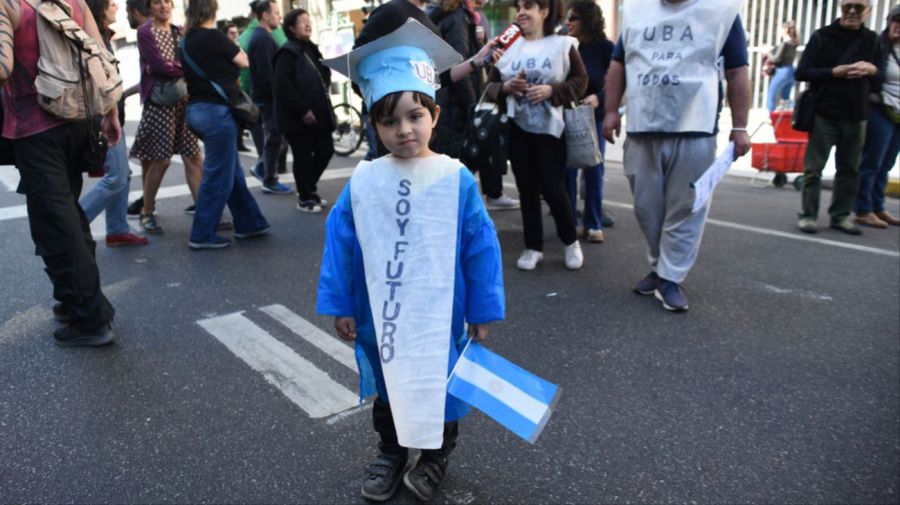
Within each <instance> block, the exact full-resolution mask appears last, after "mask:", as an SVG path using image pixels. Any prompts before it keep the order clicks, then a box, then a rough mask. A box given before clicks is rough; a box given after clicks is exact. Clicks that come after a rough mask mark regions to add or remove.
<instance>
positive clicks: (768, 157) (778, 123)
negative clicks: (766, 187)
mask: <svg viewBox="0 0 900 505" xmlns="http://www.w3.org/2000/svg"><path fill="white" fill-rule="evenodd" d="M792 116H793V111H792V110H778V111H775V112H772V114H771V115H770V117H771V119H772V126H773V128H774V129H775V142H774V143H772V142H757V143H752V144H750V146H751V149H752V155H751V159H750V165H751V166H752V167H753V168H755V169H757V170H759V173H762V172H774V173H775V177H774V178H773V179H772V185H773V186H775V187H776V188H780V187H782V186H784V185H785V184H787V181H788V177H787V174H792V173H799V174H801V175H798V176H797V177H796V178H794V188H795V189H797V191H800V189H801V188H803V175H802V174H803V157H804V156H805V155H806V144H807V142H808V141H809V136H808V135H807V133H806V132H801V131H797V130H795V129H793V128H792V127H791V117H792ZM759 173H757V174H756V176H758V175H759ZM756 176H754V177H753V180H752V181H751V182H753V181H756Z"/></svg>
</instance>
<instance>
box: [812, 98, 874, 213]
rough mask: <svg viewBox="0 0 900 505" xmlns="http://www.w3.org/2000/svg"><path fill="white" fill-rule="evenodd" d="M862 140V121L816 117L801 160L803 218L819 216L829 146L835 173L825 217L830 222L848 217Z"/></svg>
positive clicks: (857, 186)
mask: <svg viewBox="0 0 900 505" xmlns="http://www.w3.org/2000/svg"><path fill="white" fill-rule="evenodd" d="M865 140H866V122H865V121H842V120H838V119H826V118H824V117H822V116H819V115H816V117H815V120H814V122H813V129H812V131H811V132H810V134H809V144H808V145H807V146H806V156H805V158H804V160H803V165H804V167H803V202H802V203H803V212H802V214H801V216H802V217H811V218H815V217H816V216H817V215H818V214H819V193H820V192H821V185H822V169H823V168H825V162H827V161H828V154H829V153H830V152H831V148H832V147H834V148H835V153H834V159H835V168H836V169H837V171H836V173H835V176H834V191H833V193H832V194H831V206H830V207H828V214H830V215H831V220H832V221H838V220H840V219H843V218H845V217H847V216H848V215H850V211H851V210H853V202H854V201H855V200H856V191H857V189H859V159H860V154H861V153H862V148H863V142H865Z"/></svg>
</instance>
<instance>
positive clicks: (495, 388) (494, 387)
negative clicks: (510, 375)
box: [489, 380, 503, 394]
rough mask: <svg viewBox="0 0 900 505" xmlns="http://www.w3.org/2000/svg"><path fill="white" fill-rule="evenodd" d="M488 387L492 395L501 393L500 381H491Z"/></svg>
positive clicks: (501, 385)
mask: <svg viewBox="0 0 900 505" xmlns="http://www.w3.org/2000/svg"><path fill="white" fill-rule="evenodd" d="M489 387H490V388H491V392H492V393H494V394H499V393H500V391H503V384H501V383H500V381H497V380H494V381H491V384H490V386H489Z"/></svg>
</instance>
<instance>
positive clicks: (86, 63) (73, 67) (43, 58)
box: [26, 0, 122, 121]
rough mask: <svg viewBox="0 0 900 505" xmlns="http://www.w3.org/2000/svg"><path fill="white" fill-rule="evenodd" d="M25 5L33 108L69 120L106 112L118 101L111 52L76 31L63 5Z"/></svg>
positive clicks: (31, 0)
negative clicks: (31, 42) (33, 45)
mask: <svg viewBox="0 0 900 505" xmlns="http://www.w3.org/2000/svg"><path fill="white" fill-rule="evenodd" d="M26 1H27V2H28V5H30V6H32V7H33V8H34V10H35V11H36V13H37V36H38V46H39V50H40V53H39V54H40V58H39V59H38V63H37V68H38V73H37V77H35V79H34V87H35V89H36V90H37V93H38V105H39V106H40V107H41V108H42V109H44V110H45V111H47V112H49V113H50V114H52V115H54V116H56V117H58V118H61V119H65V120H69V121H74V120H79V119H87V118H90V117H94V116H99V115H105V114H106V113H108V112H109V111H110V110H112V109H113V108H114V107H115V106H116V104H117V103H118V101H119V99H120V98H121V97H122V79H121V78H120V77H119V71H118V69H117V68H116V63H117V62H116V59H115V57H114V56H113V55H112V53H110V52H109V51H108V50H106V48H105V47H103V46H102V45H101V44H98V43H97V41H95V40H94V39H92V38H91V37H90V36H89V35H88V34H87V33H86V32H85V31H84V30H83V29H82V28H81V27H80V26H78V24H77V23H76V22H75V20H73V19H72V8H71V6H69V5H68V4H67V3H66V2H65V0H26ZM81 5H82V6H83V7H82V8H83V9H84V10H87V9H86V7H84V4H83V3H82V4H81Z"/></svg>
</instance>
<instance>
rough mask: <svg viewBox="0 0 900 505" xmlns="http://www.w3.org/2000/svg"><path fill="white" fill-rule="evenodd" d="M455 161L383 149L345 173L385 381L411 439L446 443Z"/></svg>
mask: <svg viewBox="0 0 900 505" xmlns="http://www.w3.org/2000/svg"><path fill="white" fill-rule="evenodd" d="M461 167H462V164H461V163H460V162H459V161H457V160H454V159H452V158H449V157H447V156H443V155H441V156H431V157H427V158H412V159H402V158H395V157H393V156H384V157H382V158H379V159H377V160H375V161H372V162H362V163H360V164H359V167H358V168H357V169H356V171H355V172H354V173H353V177H352V178H351V179H350V197H351V205H352V208H353V220H354V223H355V227H356V235H357V238H358V239H359V243H360V246H361V247H362V251H363V263H364V265H365V269H366V286H367V287H368V290H369V304H370V307H371V309H372V316H373V321H374V323H375V335H376V337H377V339H378V348H379V351H380V355H381V367H382V370H383V372H384V381H385V384H386V386H387V392H388V399H389V401H390V404H391V412H392V413H393V416H394V425H395V426H396V428H397V439H398V441H399V442H400V445H402V446H404V447H409V448H416V449H438V448H440V447H441V444H442V443H443V433H444V405H445V401H446V395H447V363H448V360H449V352H450V337H451V323H452V316H453V291H454V282H455V279H454V274H455V272H456V230H457V215H458V208H459V174H460V169H461Z"/></svg>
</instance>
